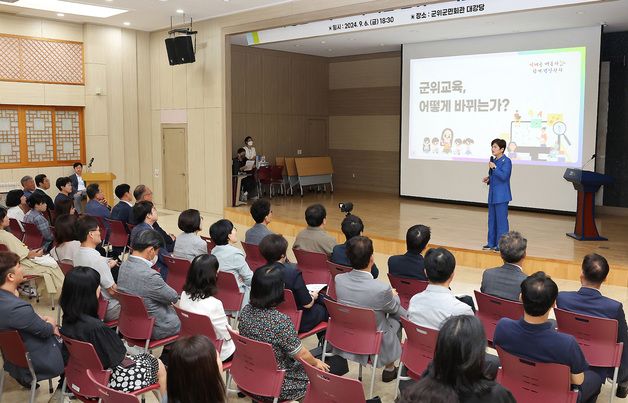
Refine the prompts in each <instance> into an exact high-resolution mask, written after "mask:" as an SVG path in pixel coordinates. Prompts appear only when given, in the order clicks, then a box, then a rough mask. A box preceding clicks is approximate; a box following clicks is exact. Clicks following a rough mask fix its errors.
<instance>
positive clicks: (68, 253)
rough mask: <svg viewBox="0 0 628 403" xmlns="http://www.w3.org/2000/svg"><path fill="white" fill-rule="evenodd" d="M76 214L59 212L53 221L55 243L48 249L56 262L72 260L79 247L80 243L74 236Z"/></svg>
mask: <svg viewBox="0 0 628 403" xmlns="http://www.w3.org/2000/svg"><path fill="white" fill-rule="evenodd" d="M75 226H76V216H75V215H74V214H61V215H60V216H58V217H57V219H56V221H55V244H56V246H55V247H54V248H52V249H51V250H50V256H52V257H53V258H54V259H55V260H56V261H57V262H61V261H70V262H74V255H75V254H76V252H77V251H78V250H79V249H80V247H81V243H80V242H79V241H78V237H77V236H76V229H75Z"/></svg>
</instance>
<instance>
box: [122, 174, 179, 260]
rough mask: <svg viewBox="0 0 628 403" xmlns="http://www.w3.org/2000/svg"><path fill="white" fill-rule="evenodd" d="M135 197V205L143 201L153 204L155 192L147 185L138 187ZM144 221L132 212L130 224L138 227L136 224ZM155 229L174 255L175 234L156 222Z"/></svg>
mask: <svg viewBox="0 0 628 403" xmlns="http://www.w3.org/2000/svg"><path fill="white" fill-rule="evenodd" d="M133 197H135V204H137V203H139V202H141V201H148V202H151V203H152V202H153V191H152V190H150V188H149V187H148V186H146V185H137V186H136V187H135V190H133ZM142 221H143V220H140V219H139V217H137V216H135V213H134V212H133V210H132V211H131V215H130V216H129V224H132V225H136V224H139V223H141V222H142ZM153 228H154V229H155V231H157V232H159V234H160V235H161V236H162V237H163V239H164V242H165V249H166V251H168V252H170V253H172V251H173V250H174V241H175V240H176V237H175V236H174V234H169V233H167V232H166V231H164V230H163V229H162V228H161V227H160V226H159V223H158V222H156V221H155V223H153ZM164 252H165V251H164ZM162 253H163V252H162Z"/></svg>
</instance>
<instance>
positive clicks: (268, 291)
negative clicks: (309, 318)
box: [238, 266, 329, 401]
mask: <svg viewBox="0 0 628 403" xmlns="http://www.w3.org/2000/svg"><path fill="white" fill-rule="evenodd" d="M283 290H284V283H283V276H282V273H281V271H280V270H279V269H277V268H275V267H274V266H270V267H264V268H260V269H258V270H256V271H255V274H254V275H253V280H252V286H251V303H250V304H249V305H247V306H245V307H244V309H242V312H241V314H240V323H239V325H238V329H239V331H240V334H241V335H242V336H244V337H248V338H251V339H254V340H257V341H261V342H263V343H268V344H270V345H271V346H272V348H273V351H274V352H275V357H276V359H277V365H278V366H279V369H282V370H285V371H286V372H285V374H286V375H285V378H284V381H283V385H282V386H281V395H280V396H279V400H280V401H283V400H298V399H300V398H301V397H303V395H304V394H305V390H306V388H307V384H308V378H307V375H306V374H305V370H304V369H303V366H302V365H301V363H300V362H299V361H298V360H303V361H305V362H307V363H308V364H310V365H313V366H315V367H316V368H318V369H321V370H323V371H329V366H328V365H327V364H324V363H323V362H322V361H320V360H318V359H316V358H314V356H312V354H311V353H310V352H309V351H308V349H307V348H305V347H304V346H303V344H301V340H299V337H298V336H297V331H296V329H295V328H294V325H293V324H292V321H291V320H290V318H289V317H288V316H287V315H285V314H283V313H281V312H279V311H277V309H276V307H277V306H278V305H279V304H281V303H282V302H283ZM259 400H260V401H272V398H270V399H268V398H261V397H260V398H259Z"/></svg>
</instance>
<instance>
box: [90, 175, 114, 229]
mask: <svg viewBox="0 0 628 403" xmlns="http://www.w3.org/2000/svg"><path fill="white" fill-rule="evenodd" d="M86 192H87V198H88V199H89V201H88V202H87V205H86V206H85V213H86V214H88V215H91V216H94V217H101V218H109V217H111V211H110V207H109V205H108V204H107V200H106V199H105V195H104V194H103V193H102V192H101V191H100V187H99V186H98V184H97V183H92V184H90V185H88V186H87V191H86ZM105 226H107V223H105Z"/></svg>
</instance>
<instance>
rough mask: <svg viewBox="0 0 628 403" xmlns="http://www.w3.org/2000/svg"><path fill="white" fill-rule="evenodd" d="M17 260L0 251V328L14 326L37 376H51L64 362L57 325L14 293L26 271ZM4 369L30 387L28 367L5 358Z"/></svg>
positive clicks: (59, 373) (14, 255)
mask: <svg viewBox="0 0 628 403" xmlns="http://www.w3.org/2000/svg"><path fill="white" fill-rule="evenodd" d="M3 210H4V209H3ZM0 232H3V231H0ZM20 261H21V259H20V257H19V256H18V255H16V254H15V253H13V252H0V331H5V330H17V331H18V332H19V334H20V337H21V338H22V341H23V342H24V346H25V347H26V351H28V352H29V353H30V360H31V363H32V365H33V370H34V371H35V375H36V376H37V378H38V379H42V378H43V379H47V378H53V377H56V376H58V375H61V374H62V373H63V366H64V364H63V356H62V354H61V345H60V344H59V342H58V341H57V338H56V337H55V336H59V329H58V328H57V323H56V322H55V320H54V319H53V318H51V317H48V316H40V315H38V314H36V313H35V310H34V309H33V306H32V305H31V304H29V303H28V302H26V301H23V300H21V299H20V298H19V297H17V294H18V292H17V289H18V286H19V285H20V283H22V281H23V280H24V275H25V274H26V273H25V271H24V269H23V267H22V265H21V264H20ZM4 370H5V371H7V372H8V373H9V374H10V375H11V376H12V377H13V378H15V380H16V381H18V383H19V384H20V385H22V386H23V387H25V388H29V389H30V383H31V381H32V377H31V374H30V372H29V370H28V368H19V367H16V366H14V365H12V364H10V363H8V362H6V361H5V362H4Z"/></svg>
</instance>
